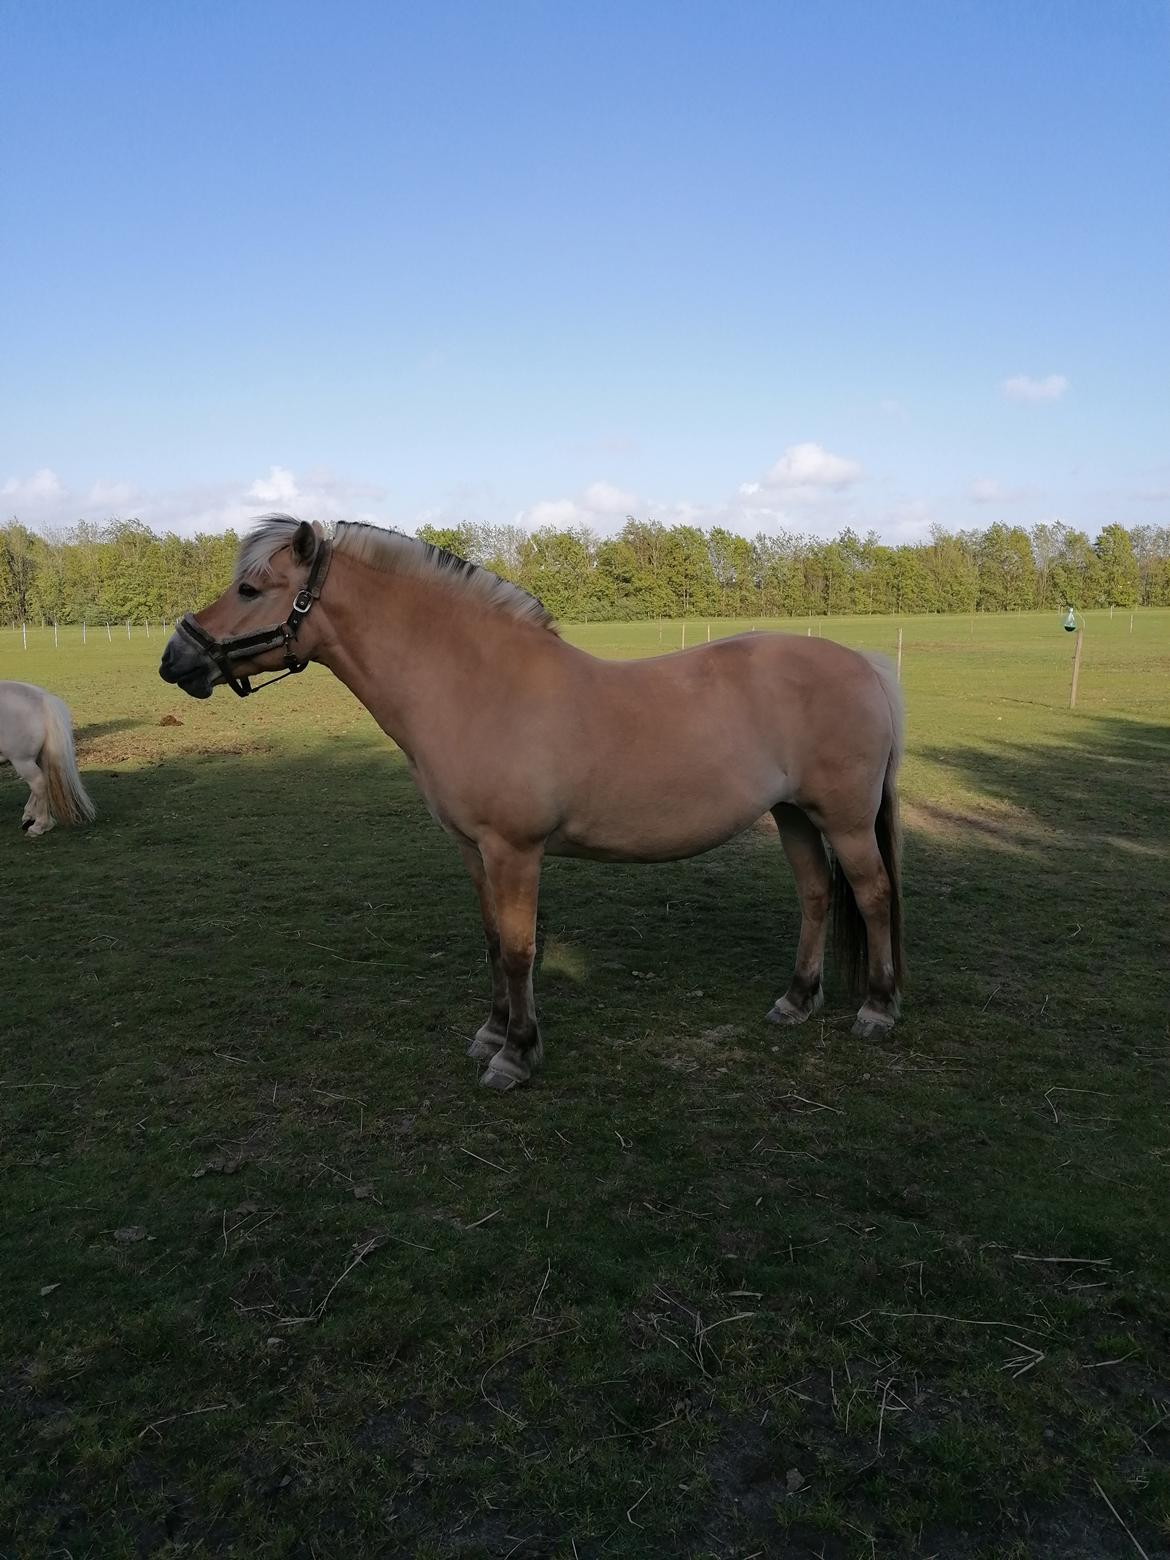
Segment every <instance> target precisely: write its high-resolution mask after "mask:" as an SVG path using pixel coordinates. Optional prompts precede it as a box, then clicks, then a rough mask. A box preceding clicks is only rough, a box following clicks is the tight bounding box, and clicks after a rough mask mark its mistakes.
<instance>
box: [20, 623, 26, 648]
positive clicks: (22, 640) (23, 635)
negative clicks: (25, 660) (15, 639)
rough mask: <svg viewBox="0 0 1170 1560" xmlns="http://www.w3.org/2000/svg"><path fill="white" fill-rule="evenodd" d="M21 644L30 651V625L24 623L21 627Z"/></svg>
mask: <svg viewBox="0 0 1170 1560" xmlns="http://www.w3.org/2000/svg"><path fill="white" fill-rule="evenodd" d="M20 642H21V644H22V645H23V646H24V648H25V649H26V650H27V649H28V625H27V624H26V623H22V624H21V625H20Z"/></svg>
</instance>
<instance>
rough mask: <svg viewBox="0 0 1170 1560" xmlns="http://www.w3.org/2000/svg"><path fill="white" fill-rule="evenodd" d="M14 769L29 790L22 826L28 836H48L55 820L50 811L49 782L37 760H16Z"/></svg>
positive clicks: (21, 821)
mask: <svg viewBox="0 0 1170 1560" xmlns="http://www.w3.org/2000/svg"><path fill="white" fill-rule="evenodd" d="M11 762H12V767H13V769H15V770H16V772H17V774H18V775H19V776H20V778H21V779H22V780H23V781H24V782H25V784H26V785H27V786H28V788H29V798H28V801H27V802H25V804H24V813H23V814H22V816H21V820H20V826H21V828H22V829H23V830H24V831H25V833H26V834H32V835H38V834H47V833H48V832H49V830H50V829H51V828H52V827H53V823H54V819H53V815H52V813H51V812H50V811H49V782H48V781H47V780H46V779H45V775H44V771H43V770H42V768H41V766H40V765H39V764H38V763H37V761H36V759H35V758H14V759H12V761H11Z"/></svg>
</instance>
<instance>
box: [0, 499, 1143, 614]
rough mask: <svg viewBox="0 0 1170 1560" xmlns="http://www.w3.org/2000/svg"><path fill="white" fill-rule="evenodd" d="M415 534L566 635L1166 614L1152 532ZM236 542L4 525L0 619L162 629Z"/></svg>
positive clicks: (113, 527)
mask: <svg viewBox="0 0 1170 1560" xmlns="http://www.w3.org/2000/svg"><path fill="white" fill-rule="evenodd" d="M418 534H419V535H420V536H421V537H422V538H423V539H424V540H426V541H429V542H433V543H435V544H436V545H437V546H441V547H445V548H447V549H448V550H449V551H451V552H454V553H458V554H459V555H460V556H461V557H464V558H467V559H469V560H470V561H471V562H473V563H478V564H482V565H484V566H485V567H486V568H489V569H493V570H494V571H495V572H496V573H497V574H500V575H502V576H503V577H504V578H505V579H509V580H514V581H515V582H516V583H517V584H519V585H522V586H523V587H524V588H525V589H526V590H528V591H531V592H532V594H533V595H535V596H539V597H540V599H541V600H542V601H543V602H544V604H545V606H546V607H547V608H548V609H549V611H550V612H552V613H553V615H554V616H556V617H558V618H561V619H563V620H564V621H566V622H574V621H577V622H579V621H582V620H593V621H598V620H607V619H630V618H656V617H675V618H677V617H738V618H745V617H746V618H752V617H760V618H764V617H804V616H809V615H813V616H822V615H831V616H836V615H839V614H845V613H866V612H875V613H897V614H904V613H918V612H976V611H977V612H1009V611H1029V610H1033V609H1036V608H1050V607H1062V606H1064V605H1066V604H1068V605H1072V606H1074V607H1077V608H1080V609H1084V608H1088V607H1104V606H1119V607H1128V606H1138V605H1140V606H1168V605H1170V527H1167V526H1161V527H1157V526H1139V527H1135V528H1133V529H1131V530H1126V529H1124V528H1123V527H1122V526H1120V525H1106V526H1104V527H1103V528H1102V529H1101V531H1100V533H1099V534H1098V535H1097V537H1096V538H1095V539H1094V540H1092V541H1090V539H1089V537H1088V536H1087V534H1086V533H1085V532H1083V531H1078V530H1075V529H1074V528H1072V527H1070V526H1066V525H1063V524H1061V523H1059V522H1053V523H1051V524H1046V525H1037V526H1034V527H1033V528H1032V529H1031V530H1030V531H1029V530H1025V529H1023V528H1022V527H1020V526H1007V525H1001V524H995V525H990V526H988V527H987V528H986V529H984V530H971V531H956V532H950V531H945V530H943V529H942V528H940V527H936V528H935V529H933V530H932V532H931V534H930V537H929V539H928V540H926V541H923V542H914V543H903V544H902V545H900V546H890V545H888V544H886V543H884V542H881V541H879V540H878V538H877V536H876V535H874V534H873V533H872V532H871V533H870V534H869V535H868V536H865V537H861V536H858V535H857V534H856V532H854V531H851V530H845V531H842V532H841V534H840V535H839V536H836V537H834V538H833V539H832V540H831V541H823V540H820V539H818V538H812V537H801V536H796V535H788V534H778V535H763V534H761V535H759V536H756V537H754V538H752V539H749V538H747V537H743V536H738V535H736V534H735V533H734V532H731V531H727V530H725V529H723V528H721V527H718V526H716V527H713V528H712V529H710V530H707V531H704V530H701V529H700V528H699V527H697V526H689V525H675V526H664V525H660V524H658V523H657V522H656V521H653V520H637V519H633V518H631V519H628V520H627V521H626V524H625V526H624V527H623V528H622V530H621V531H620V532H619V533H618V534H617V535H616V536H612V537H604V538H601V537H598V536H596V535H594V534H593V533H592V532H590V531H588V530H586V529H584V528H579V527H578V528H568V529H565V530H556V529H554V528H551V527H547V528H544V529H541V530H537V531H533V532H526V531H522V530H521V529H520V528H519V527H516V526H484V525H472V524H467V525H460V526H456V527H436V526H422V527H420V529H419V533H418ZM238 545H239V538H238V537H237V535H236V534H235V533H234V532H232V531H228V532H225V533H223V534H221V535H214V536H209V535H204V536H195V537H180V536H176V535H174V534H173V533H168V534H166V535H162V536H159V535H156V534H155V533H154V532H153V531H151V530H150V529H149V528H148V527H147V526H145V525H143V524H142V523H141V522H140V521H138V520H114V521H111V522H110V523H109V524H107V525H104V526H97V525H92V524H88V523H85V524H80V525H78V526H76V527H75V528H74V529H73V530H71V531H69V532H68V533H65V534H62V535H55V536H42V535H40V534H38V533H37V532H35V531H32V530H30V529H29V528H28V527H26V526H24V525H22V524H21V523H20V522H19V521H16V520H13V521H11V522H10V523H9V524H8V525H5V526H0V620H2V621H7V622H21V621H28V622H35V621H38V620H42V619H43V620H44V621H46V622H57V623H81V622H90V623H100V622H110V623H115V622H124V621H127V620H130V621H134V622H142V621H144V620H146V619H152V620H154V619H159V620H162V619H166V620H170V619H173V618H175V617H178V616H179V615H180V614H182V613H183V612H185V611H187V610H188V609H189V608H190V607H192V606H198V605H200V604H202V603H205V602H207V601H209V600H211V599H212V598H213V597H214V596H216V595H218V594H219V593H220V592H221V591H222V590H223V589H224V588H225V586H226V585H227V583H228V581H229V580H230V578H231V574H232V566H233V563H234V560H235V555H236V548H237V546H238Z"/></svg>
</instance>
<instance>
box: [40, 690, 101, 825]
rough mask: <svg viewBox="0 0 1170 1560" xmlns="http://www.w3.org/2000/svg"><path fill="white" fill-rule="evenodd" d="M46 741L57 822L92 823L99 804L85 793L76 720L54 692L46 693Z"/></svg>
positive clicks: (44, 758) (43, 760)
mask: <svg viewBox="0 0 1170 1560" xmlns="http://www.w3.org/2000/svg"><path fill="white" fill-rule="evenodd" d="M44 697H45V743H44V746H43V747H42V748H41V756H40V764H41V768H42V769H43V770H44V773H45V779H46V781H47V782H48V786H49V811H50V812H51V813H52V814H53V817H54V818H56V820H57V822H58V823H65V824H71V823H89V822H90V820H91V819H92V818H93V817H94V816H95V815H96V813H97V808H96V807H95V806H94V805H93V803H92V802H91V801H90V799H89V796H88V795H87V794H86V790H85V787H84V786H83V785H82V783H81V776H80V775H79V774H78V772H77V757H76V755H75V753H74V751H73V722H72V720H71V719H70V717H69V710H68V708H67V707H66V706H65V705H64V704H63V703H62V702H61V700H60V699H58V698H57V697H56V695H55V694H52V693H46V694H45V696H44Z"/></svg>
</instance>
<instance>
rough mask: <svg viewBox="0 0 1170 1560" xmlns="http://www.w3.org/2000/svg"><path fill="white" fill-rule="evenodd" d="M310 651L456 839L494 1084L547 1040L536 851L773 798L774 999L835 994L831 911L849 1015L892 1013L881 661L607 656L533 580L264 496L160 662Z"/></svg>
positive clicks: (890, 864)
mask: <svg viewBox="0 0 1170 1560" xmlns="http://www.w3.org/2000/svg"><path fill="white" fill-rule="evenodd" d="M286 611H287V617H285V616H284V614H285V613H286ZM282 617H283V621H280V619H281V618H282ZM309 661H319V662H321V663H322V664H323V665H325V666H327V667H329V669H330V670H331V671H332V672H333V673H334V675H335V676H337V677H339V678H340V679H341V681H342V682H343V683H344V684H345V685H346V687H347V688H349V689H350V690H351V691H352V692H353V693H354V694H355V695H356V696H357V698H358V699H360V700H361V702H362V703H363V704H364V705H365V706H366V708H367V709H368V710H369V711H370V713H371V714H372V715H373V716H374V719H375V720H376V721H377V722H378V724H379V725H380V726H381V727H382V729H383V731H385V732H386V733H387V734H388V735H389V736H390V737H392V738H393V739H394V741H395V742H396V743H397V744H398V746H399V747H400V748H401V750H402V752H403V754H404V756H405V758H406V761H407V763H408V765H409V766H410V771H411V774H412V775H413V777H414V779H415V782H416V783H417V785H418V787H419V789H420V791H421V792H422V794H423V797H424V798H425V800H426V803H427V806H428V807H429V808H430V811H431V813H432V815H433V816H434V817H435V818H436V819H437V821H438V822H439V823H440V824H441V825H442V826H443V828H444V829H446V831H447V832H448V833H449V834H450V835H451V836H452V838H453V839H454V840H455V842H456V844H457V845H458V847H459V849H460V851H461V852H462V854H463V860H464V862H465V864H466V866H467V870H468V872H469V873H470V875H471V879H472V882H473V883H474V884H475V887H476V891H477V893H478V895H479V903H480V909H481V912H482V915H483V925H484V932H485V934H486V937H487V949H488V960H489V963H490V966H491V976H492V1000H491V1012H490V1014H489V1016H488V1018H487V1020H486V1022H485V1023H484V1024H483V1025H482V1026H481V1028H480V1029H479V1031H478V1033H477V1034H476V1036H475V1038H474V1039H473V1040H472V1042H471V1046H470V1054H471V1055H472V1056H474V1057H478V1058H480V1059H482V1060H483V1061H485V1062H486V1063H487V1066H486V1068H485V1070H484V1072H483V1074H482V1079H481V1081H482V1082H483V1083H484V1084H486V1085H487V1086H488V1087H490V1088H495V1089H509V1088H511V1087H513V1085H515V1084H517V1083H522V1082H524V1081H525V1080H527V1079H528V1078H529V1077H530V1076H531V1074H532V1071H533V1069H534V1068H535V1067H536V1066H537V1065H538V1064H539V1062H540V1060H541V1057H542V1046H541V1040H540V1031H539V1029H538V1027H537V1020H536V1009H535V1005H534V1001H533V994H532V964H533V956H534V951H535V929H536V903H537V892H538V883H539V876H540V865H541V858H542V857H543V856H544V855H545V854H546V853H551V854H553V855H566V856H585V857H589V858H591V859H593V860H597V861H669V860H675V859H678V858H680V857H685V856H694V855H697V854H699V853H700V852H702V851H706V850H710V849H712V848H713V847H714V846H716V845H720V844H722V843H723V842H724V841H725V840H728V839H730V838H731V837H732V836H733V835H736V834H738V833H740V832H741V831H742V830H744V829H746V828H748V827H749V826H750V825H751V824H752V823H754V822H755V821H756V820H757V819H758V818H760V817H761V816H762V815H763V814H764V813H765V812H769V811H770V812H771V813H772V815H773V817H774V818H775V820H776V824H777V827H778V828H779V831H780V839H781V842H782V844H783V847H784V850H785V853H786V855H787V857H788V860H789V862H790V863H791V865H792V869H793V872H794V873H795V875H796V882H797V888H798V891H799V894H800V905H801V928H800V942H799V946H798V949H797V955H796V968H795V970H794V972H793V975H792V979H791V981H790V982H789V985H788V989H787V990H786V991H785V992H784V994H783V996H781V997H780V998H778V1000H777V1001H776V1003H775V1005H774V1006H773V1008H772V1009H771V1011H770V1013H769V1014H768V1017H769V1018H770V1019H771V1020H773V1021H774V1022H775V1023H778V1024H785V1025H790V1024H799V1023H803V1022H804V1020H805V1019H807V1018H809V1017H810V1016H811V1015H812V1014H813V1013H815V1012H817V1011H818V1010H819V1009H820V1008H821V1006H822V1005H823V1003H824V993H823V989H822V985H821V972H822V966H823V961H824V951H825V932H826V923H827V920H828V916H829V912H830V908H832V909H833V912H834V924H835V932H836V937H837V942H838V954H839V955H843V957H844V961H845V964H846V967H847V968H848V969H849V970H850V972H851V973H853V974H855V975H856V976H858V977H862V978H863V979H864V988H865V1001H864V1003H863V1004H862V1007H861V1010H860V1012H859V1013H858V1015H857V1021H856V1023H855V1024H854V1034H856V1035H860V1036H862V1037H872V1036H876V1035H882V1034H886V1033H888V1032H889V1030H890V1029H891V1028H892V1026H893V1024H894V1020H895V1018H896V1017H897V1012H898V986H899V982H900V977H901V973H902V946H901V914H900V895H899V877H898V861H899V831H898V809H897V794H896V790H895V771H896V768H897V764H898V757H899V751H900V747H901V705H900V699H899V694H898V689H897V685H896V682H895V680H894V676H893V672H892V669H891V668H890V666H889V665H888V663H887V662H886V661H884V660H883V659H882V658H881V657H878V656H870V655H862V654H859V653H857V652H856V651H853V650H848V649H845V648H844V647H843V646H841V645H837V644H834V643H833V642H832V641H830V640H826V639H811V638H807V637H794V636H789V635H784V634H741V635H738V636H737V637H735V638H731V639H724V640H719V641H716V642H715V643H714V644H709V645H701V646H699V647H697V648H695V649H693V650H684V651H679V652H678V653H676V654H673V655H663V656H656V657H654V658H652V659H648V660H641V661H620V662H619V661H604V660H599V659H597V658H596V657H594V656H591V655H587V654H586V653H585V652H584V651H582V650H578V649H575V648H574V647H573V646H571V645H568V644H566V643H565V641H564V640H563V639H561V638H560V637H559V635H558V633H557V630H556V627H555V625H554V624H553V622H552V620H551V618H550V616H549V614H548V613H547V612H546V611H545V610H544V608H543V607H542V606H541V604H540V603H539V602H538V601H536V600H535V599H534V598H533V597H532V596H529V595H528V594H527V593H526V592H524V591H522V590H520V589H519V588H518V587H517V586H515V585H511V584H508V583H507V582H505V581H504V580H501V579H499V578H498V577H497V576H496V575H494V574H491V573H489V572H488V571H487V570H484V569H479V568H476V567H475V566H474V565H472V564H468V563H465V562H464V561H463V560H462V559H459V558H455V557H453V556H452V555H451V554H449V553H445V552H443V551H441V550H440V549H438V548H435V547H431V546H430V545H428V544H427V543H425V542H421V541H418V540H416V539H415V538H413V537H407V536H402V535H399V534H397V533H396V532H392V531H383V530H380V529H378V528H376V527H374V526H368V525H357V524H341V525H339V526H338V527H337V530H336V534H335V536H334V537H333V539H332V540H331V541H330V540H328V539H326V537H325V536H324V535H323V534H322V532H321V531H320V530H319V529H318V528H316V527H314V526H312V525H309V524H308V523H307V522H304V521H302V522H298V521H296V520H295V519H293V518H292V517H290V516H288V515H271V516H268V517H266V518H265V519H264V520H262V521H261V522H260V523H259V524H258V526H257V527H256V529H255V530H253V531H252V532H251V533H250V535H249V536H248V537H247V538H246V539H245V541H244V543H243V544H242V546H241V548H240V554H239V558H238V560H237V565H236V576H235V581H234V583H233V584H232V585H231V587H230V588H229V589H228V590H227V591H225V593H224V594H223V595H222V596H221V597H220V598H219V599H218V600H217V601H214V602H213V603H212V604H211V605H210V606H209V607H206V608H204V609H203V611H201V612H199V613H196V614H194V615H191V614H189V615H188V616H187V617H186V618H184V619H183V621H182V622H181V623H180V624H179V626H178V628H177V629H176V631H175V633H174V635H173V636H172V637H171V639H170V641H169V642H168V644H167V647H166V650H165V652H164V655H163V659H162V664H161V666H160V668H159V670H160V674H161V676H162V677H163V678H164V679H165V680H166V681H167V682H171V683H177V684H178V685H179V687H180V688H182V689H183V690H184V692H186V693H189V694H191V695H192V696H194V697H195V698H203V699H205V698H207V697H209V696H210V694H211V691H212V689H213V688H214V687H215V686H216V685H217V684H218V683H221V682H226V683H228V685H229V686H230V687H232V688H233V689H234V690H235V691H236V692H237V693H239V694H241V695H244V694H246V693H248V692H250V691H251V689H250V684H249V681H248V679H249V677H251V676H256V675H258V674H259V673H261V672H263V671H277V670H279V668H280V667H282V666H283V668H284V671H285V673H286V674H287V673H289V672H296V671H300V670H302V669H303V668H304V666H305V665H307V663H308V662H309ZM825 840H827V841H828V843H829V845H830V846H831V848H832V855H833V860H834V865H833V866H832V867H830V861H829V857H828V855H827V853H826V850H825V843H824V842H825Z"/></svg>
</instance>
